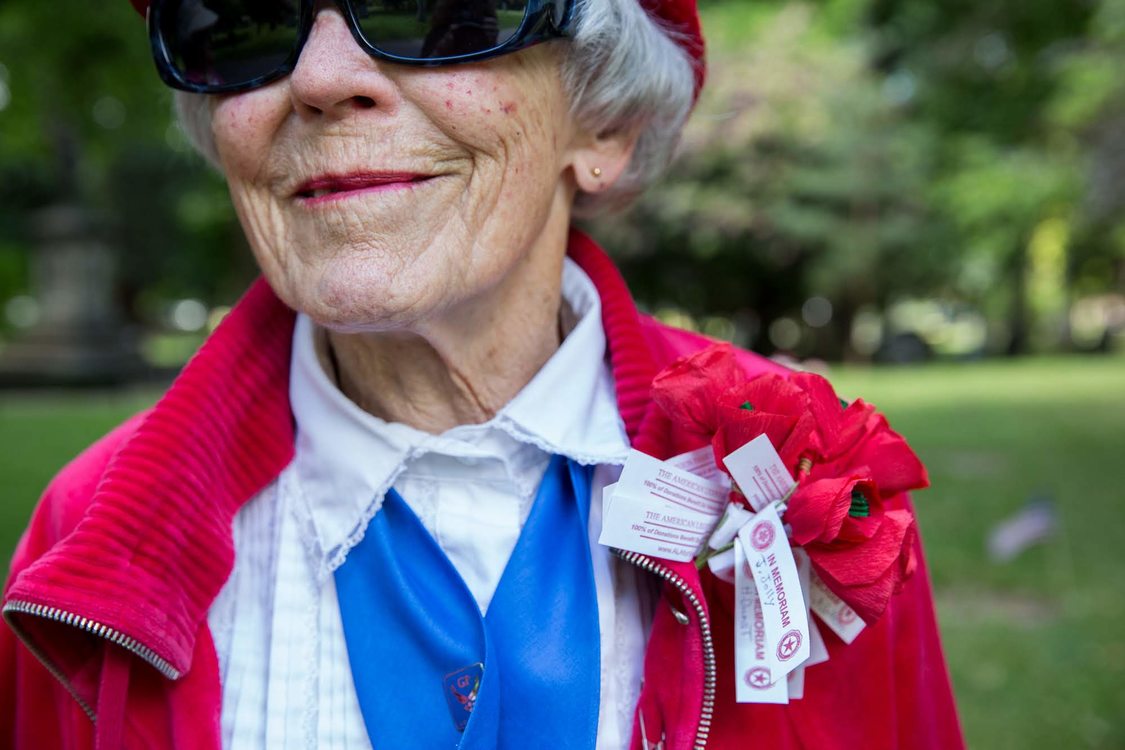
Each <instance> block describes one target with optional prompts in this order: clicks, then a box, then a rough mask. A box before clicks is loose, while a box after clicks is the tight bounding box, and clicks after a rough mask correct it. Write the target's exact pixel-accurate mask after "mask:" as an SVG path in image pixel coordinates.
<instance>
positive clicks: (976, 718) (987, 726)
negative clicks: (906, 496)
mask: <svg viewBox="0 0 1125 750" xmlns="http://www.w3.org/2000/svg"><path fill="white" fill-rule="evenodd" d="M833 380H834V382H835V383H836V385H837V388H838V390H839V391H840V392H841V394H842V395H844V396H845V397H854V396H859V395H862V396H863V397H864V398H866V399H868V400H870V401H872V402H874V403H875V404H876V405H877V406H879V407H880V408H881V409H882V410H883V411H884V412H886V413H887V415H888V416H889V418H890V420H891V424H892V425H894V426H895V427H896V428H897V429H898V430H899V431H900V432H901V433H903V434H904V435H906V436H907V438H908V439H909V440H910V441H911V443H912V444H913V445H914V447H915V449H916V450H917V451H918V453H919V454H920V455H921V456H922V458H923V460H924V461H925V462H926V465H927V466H928V467H929V470H930V480H931V483H932V487H931V488H930V489H928V490H925V491H923V492H920V493H918V494H917V495H916V496H915V504H916V506H917V510H918V517H919V522H920V524H921V527H922V535H923V539H924V541H925V543H926V549H927V556H928V559H929V562H930V565H931V568H932V578H933V581H934V586H935V589H936V592H937V599H938V608H939V617H940V619H941V627H942V633H943V636H944V639H945V648H946V655H947V658H948V660H949V664H950V667H951V669H952V672H953V680H954V685H955V687H956V690H957V697H958V703H959V705H960V707H961V714H962V717H963V721H964V724H965V731H966V734H967V736H968V738H969V742H970V745H971V746H972V747H974V748H980V749H982V750H1004V749H1006V748H1012V749H1013V750H1015V749H1016V748H1019V749H1020V750H1024V749H1026V748H1060V749H1061V748H1067V749H1068V750H1069V749H1070V748H1122V747H1125V359H1123V358H1082V359H1078V358H1065V359H1039V360H1026V361H1019V362H986V363H978V364H968V365H959V366H957V365H938V366H931V367H926V368H922V369H891V370H886V369H875V370H854V369H848V370H842V371H839V372H837V373H836V374H834V375H833ZM1034 494H1041V495H1047V496H1050V497H1051V498H1053V500H1054V502H1055V504H1056V505H1057V509H1058V512H1059V516H1060V529H1059V534H1058V536H1057V537H1055V538H1054V539H1052V540H1051V541H1049V542H1048V543H1045V544H1043V545H1041V546H1038V547H1034V548H1032V549H1029V550H1027V551H1026V552H1025V553H1024V554H1023V555H1022V556H1020V557H1018V558H1016V559H1015V560H1014V561H1012V562H1010V563H1006V564H997V563H992V562H990V561H989V560H988V558H987V555H986V554H985V540H986V536H987V533H988V530H989V529H990V528H991V527H993V525H994V524H996V523H997V522H998V521H1001V520H1002V519H1004V518H1005V517H1007V516H1009V515H1010V514H1012V513H1014V512H1016V511H1017V510H1018V509H1019V508H1020V507H1021V506H1023V505H1024V503H1025V502H1026V501H1027V500H1028V498H1029V497H1030V496H1032V495H1034Z"/></svg>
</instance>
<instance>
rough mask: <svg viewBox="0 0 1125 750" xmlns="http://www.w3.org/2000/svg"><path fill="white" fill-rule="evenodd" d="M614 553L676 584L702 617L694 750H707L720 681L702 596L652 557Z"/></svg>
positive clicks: (677, 588) (709, 625)
mask: <svg viewBox="0 0 1125 750" xmlns="http://www.w3.org/2000/svg"><path fill="white" fill-rule="evenodd" d="M613 552H614V554H616V555H617V556H618V557H620V558H621V559H622V560H625V561H626V562H628V563H632V564H633V565H636V566H637V567H639V568H641V569H642V570H645V571H648V572H649V573H654V574H656V575H658V576H660V577H661V578H663V579H664V580H665V581H667V582H668V583H670V584H672V585H673V586H675V587H676V590H677V591H679V592H680V593H681V594H683V596H684V598H685V599H687V601H688V603H689V604H691V606H692V607H693V608H694V609H695V615H696V617H697V618H698V619H699V631H700V636H701V637H702V639H703V706H702V708H701V709H700V712H699V726H698V728H697V729H696V731H695V744H694V745H693V747H694V750H706V748H707V736H708V735H709V734H710V733H711V716H712V715H713V714H714V712H715V683H716V682H717V681H718V680H717V676H716V667H715V643H714V641H713V640H712V637H711V623H710V622H709V621H708V620H707V613H706V611H705V610H704V609H703V604H701V603H700V601H699V597H698V596H696V595H695V592H694V591H692V590H691V587H690V586H688V584H687V581H685V580H684V579H683V578H682V577H680V576H679V575H677V574H676V573H675V572H673V571H672V570H671V569H669V568H667V567H665V566H663V565H661V564H660V563H658V562H656V561H655V560H653V559H652V558H651V557H647V556H645V555H641V554H638V553H636V552H627V551H625V550H621V549H614V550H613Z"/></svg>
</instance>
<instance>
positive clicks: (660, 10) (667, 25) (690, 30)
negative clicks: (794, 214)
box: [129, 0, 707, 97]
mask: <svg viewBox="0 0 1125 750" xmlns="http://www.w3.org/2000/svg"><path fill="white" fill-rule="evenodd" d="M129 2H131V3H132V4H133V7H134V8H136V9H137V12H138V13H140V14H141V15H142V16H143V15H144V14H145V12H146V11H147V10H148V5H149V0H129ZM640 3H641V7H642V8H644V9H645V12H647V13H648V14H649V15H650V16H652V17H653V18H654V19H656V20H657V21H658V22H659V23H660V25H661V27H662V28H664V29H665V30H666V31H668V32H669V36H671V37H672V40H673V41H675V42H676V44H678V45H680V46H681V47H683V48H684V51H685V52H687V53H688V55H689V56H690V57H691V61H692V67H693V68H694V69H695V70H694V72H695V96H696V97H698V96H699V90H700V89H701V88H703V79H704V77H705V76H706V74H707V63H706V61H705V59H704V47H703V30H702V29H701V28H700V26H699V9H698V8H697V7H696V4H695V0H640Z"/></svg>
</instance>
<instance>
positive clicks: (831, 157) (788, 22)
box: [601, 4, 954, 358]
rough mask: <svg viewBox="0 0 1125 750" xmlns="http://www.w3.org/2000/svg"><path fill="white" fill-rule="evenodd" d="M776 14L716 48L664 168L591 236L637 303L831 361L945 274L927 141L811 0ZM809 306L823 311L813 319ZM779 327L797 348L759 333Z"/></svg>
mask: <svg viewBox="0 0 1125 750" xmlns="http://www.w3.org/2000/svg"><path fill="white" fill-rule="evenodd" d="M723 7H724V8H725V9H726V11H725V12H727V13H731V14H734V13H738V12H740V11H741V10H743V9H744V7H745V6H741V5H728V6H723ZM771 10H772V13H766V12H765V11H763V10H762V9H761V7H759V9H758V13H759V15H758V17H757V21H756V23H755V25H754V26H753V27H752V28H750V29H747V30H746V31H747V32H748V34H749V35H748V36H743V37H742V38H741V40H740V44H739V46H738V47H737V48H735V49H724V48H723V45H722V43H721V42H720V43H719V44H714V43H713V44H712V53H711V58H712V64H711V71H712V73H711V78H710V80H709V81H708V88H707V89H706V90H705V94H704V98H703V100H702V101H701V102H700V105H699V111H698V112H697V113H696V115H695V116H694V118H693V120H692V121H691V123H689V126H688V130H687V132H686V134H685V137H684V143H683V147H682V152H681V155H680V158H679V160H678V162H677V164H676V166H675V167H674V169H673V172H672V174H671V175H670V176H669V178H668V179H667V180H665V181H664V182H663V183H662V184H660V185H658V186H657V187H656V188H655V189H654V190H653V191H651V192H650V193H649V194H648V195H646V196H645V197H644V198H643V199H642V200H641V202H640V203H639V204H638V206H637V207H636V208H635V209H634V210H633V211H631V212H630V213H629V214H628V215H626V216H625V217H623V218H622V219H617V220H608V221H606V222H605V223H604V224H605V225H604V226H603V227H602V228H601V231H602V232H603V233H604V234H605V235H606V236H608V237H609V238H610V241H609V244H610V245H611V246H613V247H615V248H622V249H623V253H622V255H623V259H624V263H625V268H626V272H627V273H628V275H629V277H630V279H632V280H634V281H635V282H636V283H637V285H638V286H639V294H640V296H641V297H642V298H647V299H649V300H658V301H659V302H660V303H661V304H669V305H674V306H676V307H679V308H683V309H685V310H687V311H688V312H690V313H692V314H695V315H702V314H724V315H730V316H734V317H735V318H736V319H738V320H742V321H750V322H751V323H752V328H754V329H755V330H751V331H748V333H749V334H751V337H752V338H753V339H754V340H753V341H752V342H750V343H752V344H753V345H754V346H755V348H758V349H762V350H766V351H768V350H771V349H773V348H776V346H777V345H779V343H780V345H782V346H783V348H793V349H795V350H796V351H798V352H799V353H802V354H816V355H819V356H824V357H830V358H838V357H841V356H846V355H848V354H849V352H848V349H847V347H848V342H849V339H850V333H851V326H852V321H853V318H854V316H855V314H856V312H857V311H858V310H860V309H861V308H862V307H864V306H869V305H873V306H876V307H883V306H884V305H885V304H886V303H887V302H888V301H889V300H891V299H893V298H894V296H895V295H898V294H902V293H905V292H907V291H912V292H924V291H927V290H932V289H935V288H938V287H940V286H942V285H944V284H945V283H947V282H948V281H949V279H951V278H952V276H953V268H954V264H953V263H951V262H950V260H951V259H950V255H951V253H950V248H949V247H948V246H947V245H946V244H945V242H944V238H945V234H946V233H945V232H944V231H943V230H942V228H941V226H940V225H939V224H938V222H937V221H936V217H935V216H934V215H933V212H932V211H931V210H930V208H929V206H928V202H927V201H928V195H927V185H928V182H929V180H930V178H931V174H932V173H933V171H934V168H935V165H934V163H933V159H932V154H933V152H934V148H933V147H934V144H933V134H932V131H931V130H930V129H929V128H928V127H927V126H926V125H925V124H924V123H919V122H912V121H911V120H910V119H909V118H907V117H904V116H903V113H902V112H901V111H900V107H899V104H898V102H897V101H896V98H895V96H894V95H893V92H892V95H888V93H887V92H886V90H885V87H884V86H883V85H882V83H881V81H880V78H879V77H878V76H876V75H874V74H873V73H872V71H871V69H870V68H869V66H868V59H867V52H866V49H865V48H864V46H863V44H862V42H861V40H857V39H854V38H850V39H849V38H846V37H845V38H839V37H836V36H835V35H832V34H828V33H825V28H824V26H823V24H824V22H825V16H824V15H823V14H821V15H818V14H817V13H816V12H815V11H814V9H813V8H812V7H811V6H806V5H798V4H785V5H780V6H778V5H775V7H774V8H772V9H771ZM719 13H720V10H719V9H718V8H716V9H713V10H712V15H711V17H712V18H714V16H715V15H718V14H719ZM732 20H733V19H732ZM725 26H726V25H725V24H724V25H723V27H724V28H725ZM813 298H818V299H821V300H826V301H827V302H828V305H824V304H823V302H821V303H820V311H819V312H817V311H815V310H813V311H810V310H809V308H808V306H807V305H805V304H803V303H805V302H806V301H808V300H810V299H813ZM780 319H790V320H793V321H797V320H802V319H803V320H804V324H803V325H801V326H798V327H799V328H803V330H804V340H798V341H793V342H790V344H789V346H785V343H784V342H774V343H772V344H771V343H770V342H769V341H768V339H767V337H766V336H764V335H760V334H761V333H764V332H765V331H768V330H769V329H770V326H771V325H772V324H773V323H774V322H775V321H777V320H780ZM754 321H757V325H753V322H754ZM789 328H790V330H792V326H790V327H789ZM755 333H757V334H758V335H756V336H755V335H754V334H755ZM783 338H784V337H783Z"/></svg>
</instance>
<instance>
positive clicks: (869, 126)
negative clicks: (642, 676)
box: [0, 0, 1125, 750]
mask: <svg viewBox="0 0 1125 750" xmlns="http://www.w3.org/2000/svg"><path fill="white" fill-rule="evenodd" d="M702 11H703V18H704V26H705V33H706V35H707V38H708V41H709V45H710V47H709V56H710V73H709V81H708V84H707V89H706V90H705V92H704V95H703V97H702V99H701V101H700V103H699V106H698V109H697V112H696V114H695V116H694V118H693V120H692V123H691V125H690V127H689V129H688V131H687V133H686V135H685V138H684V142H683V145H682V148H681V154H680V156H679V158H678V160H677V162H676V164H675V165H674V166H673V168H672V170H671V172H670V174H669V176H668V178H667V179H665V180H664V181H663V182H662V183H661V184H660V185H659V186H658V187H657V188H656V189H654V190H652V191H651V192H650V193H649V194H648V195H646V196H645V197H644V198H643V199H642V200H641V201H640V203H639V204H638V205H637V206H636V207H635V208H634V209H633V210H631V211H630V212H629V213H627V214H625V215H623V216H618V217H611V218H604V219H599V220H596V221H594V222H592V223H591V224H590V225H589V229H590V231H592V232H593V233H594V235H595V236H596V237H598V238H599V239H600V240H602V241H603V242H604V244H606V245H607V246H608V247H609V248H610V249H611V250H612V251H613V253H614V254H615V256H616V257H617V259H618V260H619V262H620V263H621V266H622V269H623V271H624V273H625V275H626V277H627V278H628V280H629V282H630V285H631V287H632V288H633V290H634V292H635V294H636V295H637V297H638V301H639V302H640V304H641V305H642V307H643V308H645V309H647V310H649V311H651V312H653V313H654V314H657V315H658V316H660V317H661V318H662V319H664V320H668V321H671V322H674V323H676V324H678V325H682V326H687V327H691V328H694V329H697V330H701V331H703V332H705V333H708V334H710V335H713V336H716V337H719V338H724V339H728V340H732V341H734V342H735V343H738V344H740V345H742V346H747V347H750V348H753V349H755V350H758V351H761V352H763V353H765V354H769V355H776V356H783V357H786V358H789V361H796V362H800V363H802V366H807V367H812V368H816V369H818V370H819V371H821V372H824V373H825V374H827V375H828V376H829V377H830V378H831V379H832V380H833V382H834V383H835V385H836V387H837V389H838V390H839V391H840V392H841V394H842V395H844V396H845V397H847V398H852V397H856V396H860V395H862V396H863V397H864V398H866V399H868V400H870V401H873V402H874V403H876V404H877V405H878V406H879V407H880V408H881V409H882V410H884V411H885V412H887V414H888V415H889V417H890V419H891V422H892V424H893V425H894V426H895V427H896V428H898V429H899V430H900V431H901V432H903V433H904V434H905V435H906V436H907V437H908V438H909V439H910V440H911V442H912V444H913V445H914V446H915V448H916V449H917V450H918V452H919V453H920V454H921V456H922V457H923V459H924V460H925V461H926V463H927V465H928V467H929V469H930V476H931V480H932V484H933V486H932V488H931V489H928V490H925V491H923V492H920V493H918V494H917V495H916V497H915V501H916V504H917V509H918V515H919V519H920V523H921V528H922V533H923V538H924V541H925V543H926V546H927V553H928V556H929V560H930V564H931V568H932V570H931V575H932V579H933V583H934V588H935V592H936V597H937V602H938V608H939V616H940V620H941V627H942V631H943V636H944V639H945V646H946V653H947V658H948V661H949V664H950V667H951V671H952V675H953V680H954V684H955V689H956V692H957V696H958V702H959V706H960V709H961V713H962V717H963V721H964V725H965V730H966V734H967V738H968V740H969V742H970V745H971V746H972V747H974V748H984V749H985V750H991V749H992V748H1020V749H1021V750H1022V749H1025V748H1125V554H1123V548H1125V502H1122V501H1123V500H1125V456H1123V449H1125V351H1123V350H1125V210H1123V208H1125V0H997V1H994V2H969V1H968V0H944V1H943V2H934V1H933V0H825V1H824V2H820V3H798V2H778V1H776V0H754V1H750V0H703V6H702ZM170 112H171V96H170V94H169V92H168V91H167V90H166V89H164V88H163V87H162V86H161V85H160V83H159V82H158V80H157V77H156V74H155V71H154V69H153V66H152V64H151V62H150V60H149V58H148V53H147V47H146V39H145V34H144V29H143V23H142V22H141V21H140V19H138V18H137V17H136V16H135V15H134V14H133V13H132V11H131V9H130V7H129V4H128V3H126V2H124V0H115V1H114V2H103V3H99V4H97V5H96V6H91V5H90V4H88V3H82V2H79V1H78V0H59V1H58V2H51V3H45V2H41V0H6V2H4V3H3V4H0V383H3V384H4V385H5V387H3V388H0V476H2V477H3V481H2V482H0V558H3V559H4V560H7V559H8V557H9V556H10V554H11V550H12V549H13V547H14V545H15V543H16V541H17V539H18V536H19V534H20V532H21V530H22V528H23V527H24V525H25V524H26V521H27V517H28V515H29V514H30V512H31V508H32V506H33V504H34V502H35V499H36V497H37V496H38V494H39V492H40V491H41V490H42V488H43V486H44V485H45V483H46V482H47V481H48V479H49V478H50V476H51V475H52V474H53V473H54V472H56V471H57V470H58V468H59V467H60V466H61V465H62V464H64V463H65V462H66V461H67V460H69V459H70V458H72V457H73V456H74V455H75V454H76V453H77V452H78V451H80V450H81V449H82V448H83V447H84V446H85V445H87V444H88V443H89V442H90V441H92V440H93V439H95V438H96V437H97V436H99V435H100V434H102V433H104V432H105V431H106V430H107V429H108V428H109V427H111V426H112V425H113V424H115V423H116V422H117V421H119V420H120V419H122V418H123V417H124V416H126V415H128V414H130V413H133V412H135V411H137V410H139V409H143V408H145V407H146V406H148V405H149V404H151V403H152V402H153V400H154V399H155V398H157V396H158V395H159V392H160V390H161V388H162V387H163V386H164V385H166V383H167V382H168V379H169V378H170V377H172V376H173V375H174V373H175V372H176V370H177V369H178V368H179V367H180V366H181V365H182V363H183V362H184V361H185V359H186V358H187V357H188V356H189V355H190V353H191V352H192V351H193V350H194V349H195V347H197V346H198V344H199V342H200V341H201V340H202V338H203V337H204V336H205V335H206V333H207V331H208V330H210V328H212V327H213V326H214V325H215V324H216V322H217V321H218V320H220V319H221V317H222V314H223V313H224V311H225V310H226V309H228V308H229V305H231V304H232V303H233V302H234V301H235V300H236V299H237V298H238V296H239V294H240V293H241V291H242V290H243V289H244V288H245V286H246V285H247V283H248V280H249V279H250V278H251V277H252V276H253V273H254V269H253V265H252V262H251V260H250V256H249V253H248V251H247V250H246V248H245V242H244V240H243V239H242V238H241V236H240V232H239V230H238V226H237V221H236V219H235V216H234V213H233V210H232V209H231V207H230V205H229V202H228V199H227V197H226V193H225V189H224V187H223V185H222V183H221V180H220V179H219V178H218V177H217V176H216V175H215V174H213V173H212V172H210V171H209V170H208V169H207V168H206V167H205V166H204V165H203V164H202V163H201V161H200V160H199V159H198V158H197V157H196V156H194V155H193V154H192V152H191V150H190V147H189V146H188V144H187V142H186V139H185V137H184V135H183V133H182V131H181V130H180V129H179V127H178V126H177V125H176V124H175V123H174V122H173V120H172V118H171V114H170ZM64 279H65V280H66V281H65V283H64V282H63V281H61V280H64ZM36 358H38V360H37V359H36ZM35 361H38V362H39V365H40V369H39V370H38V371H37V370H35V368H34V367H33V366H32V364H29V363H34V362H35ZM46 361H49V362H51V363H53V364H51V365H50V366H43V363H44V362H46ZM48 381H49V382H50V384H51V385H52V386H53V387H51V388H47V387H45V386H46V385H47V384H48ZM870 710H872V711H879V710H880V708H879V706H878V705H877V704H873V705H871V706H870Z"/></svg>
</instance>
